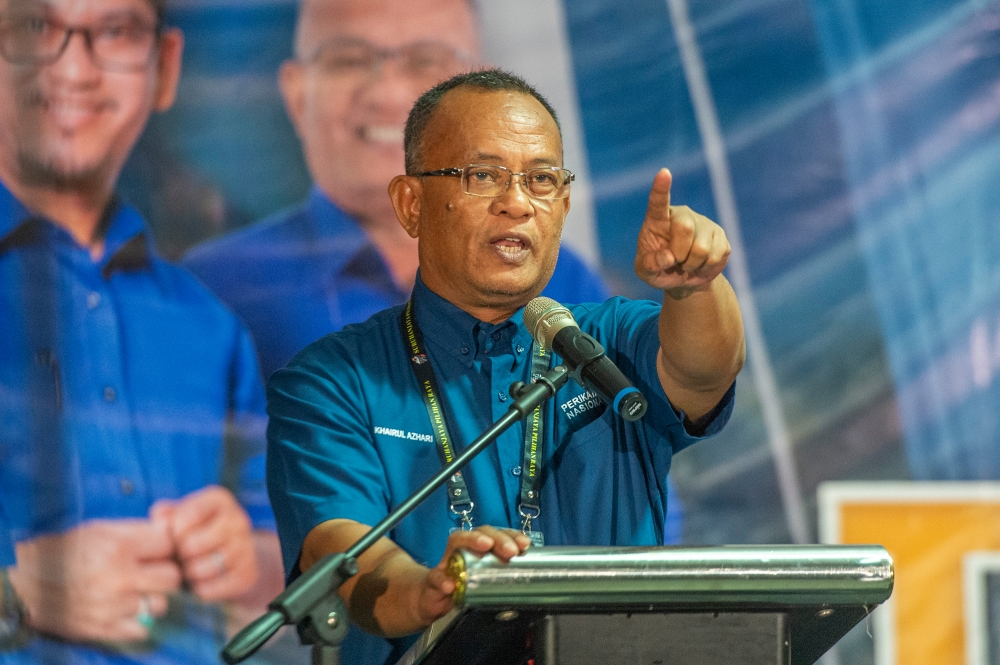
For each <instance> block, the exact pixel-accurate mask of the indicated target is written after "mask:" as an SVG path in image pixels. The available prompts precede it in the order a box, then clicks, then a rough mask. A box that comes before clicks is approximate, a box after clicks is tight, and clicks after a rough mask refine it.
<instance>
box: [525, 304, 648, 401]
mask: <svg viewBox="0 0 1000 665" xmlns="http://www.w3.org/2000/svg"><path fill="white" fill-rule="evenodd" d="M524 325H525V326H526V327H527V328H528V331H529V332H530V333H531V336H532V337H533V338H534V339H535V341H536V342H538V343H539V344H541V345H542V346H544V347H545V348H547V349H551V350H552V351H554V352H556V353H558V354H559V355H560V356H562V359H563V360H564V361H565V363H566V365H567V366H568V367H569V369H570V374H571V376H572V377H573V379H575V380H576V382H577V383H579V384H580V385H581V386H583V387H584V388H586V389H588V390H592V391H594V392H595V393H597V394H598V396H600V398H601V399H602V400H604V401H605V402H606V403H607V404H610V405H611V408H613V409H614V410H615V412H616V413H618V415H620V416H621V417H622V418H624V419H625V420H638V419H639V418H642V416H643V414H644V413H646V406H647V404H646V398H645V397H643V396H642V393H641V392H639V390H638V389H637V388H636V387H635V386H633V385H632V384H631V383H630V382H629V380H628V379H626V378H625V375H624V374H622V373H621V370H619V369H618V368H617V367H615V364H614V363H613V362H611V359H610V358H608V357H607V356H606V355H604V347H603V346H601V345H600V344H599V343H598V342H597V340H596V339H594V338H593V337H591V336H590V335H588V334H587V333H585V332H583V331H582V330H580V326H578V325H577V323H576V320H575V319H574V318H573V315H572V314H571V313H570V311H569V310H568V309H566V308H565V307H563V306H562V305H560V304H559V303H557V302H556V301H555V300H553V299H552V298H535V299H534V300H532V301H531V302H529V303H528V304H527V305H526V306H525V308H524Z"/></svg>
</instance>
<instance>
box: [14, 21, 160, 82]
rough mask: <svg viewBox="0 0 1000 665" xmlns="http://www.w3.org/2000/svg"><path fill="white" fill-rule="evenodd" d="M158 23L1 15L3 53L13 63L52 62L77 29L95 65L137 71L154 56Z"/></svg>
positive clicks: (43, 63)
mask: <svg viewBox="0 0 1000 665" xmlns="http://www.w3.org/2000/svg"><path fill="white" fill-rule="evenodd" d="M160 29H161V28H160V25H159V23H150V22H147V21H145V20H144V19H142V18H140V17H138V16H133V15H124V16H121V17H115V18H112V19H109V20H105V21H103V22H101V23H99V24H98V25H93V26H79V25H67V24H65V23H62V22H61V21H58V20H56V19H54V18H49V17H47V16H45V15H44V14H15V15H11V16H5V17H3V18H0V55H3V57H4V59H5V60H7V62H10V63H11V64H14V65H50V64H52V63H54V62H56V61H57V60H58V59H59V58H60V57H61V56H62V54H63V53H64V52H65V51H66V46H67V45H68V44H69V39H70V37H72V36H73V33H74V32H78V33H80V34H81V35H83V38H84V41H85V42H86V44H87V50H88V51H90V55H91V57H92V58H93V60H94V64H96V65H97V66H98V67H100V68H101V69H104V70H109V71H138V70H141V69H145V68H146V66H148V65H149V63H150V61H151V60H152V59H153V53H154V52H155V50H156V47H157V42H158V39H157V38H158V37H159V34H160Z"/></svg>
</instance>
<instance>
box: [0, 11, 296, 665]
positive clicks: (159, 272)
mask: <svg viewBox="0 0 1000 665" xmlns="http://www.w3.org/2000/svg"><path fill="white" fill-rule="evenodd" d="M163 10H164V0H46V1H44V2H40V1H35V0H0V56H2V57H0V284H2V285H3V286H2V289H0V321H2V325H0V506H2V508H3V512H4V515H5V517H6V522H8V524H5V525H4V526H5V531H7V530H9V535H10V539H11V540H13V541H14V543H15V547H16V550H15V553H16V563H15V562H14V561H12V560H11V558H10V557H9V556H5V557H4V559H3V560H2V561H0V563H2V566H3V568H2V570H0V576H2V583H3V584H2V595H3V598H2V605H0V607H2V613H3V616H0V625H2V627H3V630H2V637H0V663H3V664H4V665H6V664H8V663H56V662H57V663H63V664H72V663H128V662H150V663H154V662H155V663H214V662H217V661H218V655H217V654H218V648H219V640H220V639H221V638H223V637H224V635H223V634H222V633H223V632H224V629H225V618H224V616H223V614H222V611H221V608H220V607H219V606H217V605H215V604H214V603H218V602H222V601H227V602H234V603H238V602H246V603H259V602H260V601H262V600H264V599H266V598H269V597H270V596H271V595H273V594H274V593H275V592H276V591H277V590H280V582H281V578H282V575H281V571H280V563H279V557H280V555H279V551H278V546H277V538H276V535H275V534H274V532H273V516H272V514H271V512H270V508H269V505H268V502H267V497H266V495H265V494H264V490H263V426H264V422H265V417H264V414H263V390H262V387H261V383H260V377H259V372H258V368H257V363H256V359H255V356H254V351H253V347H252V343H251V341H250V337H249V334H248V332H247V331H246V330H245V329H244V328H243V327H242V324H241V323H240V322H239V321H238V320H237V318H236V317H235V316H234V315H233V314H232V313H230V312H229V310H227V309H226V308H225V307H224V306H223V305H222V304H221V303H220V302H218V301H217V300H216V299H215V297H214V296H212V295H211V294H210V293H209V292H208V291H207V290H205V289H204V287H202V286H201V285H200V284H199V283H198V281H197V280H196V279H194V277H192V276H191V275H189V274H188V273H186V272H185V271H183V270H181V269H179V268H176V267H174V266H171V265H169V264H167V263H166V262H164V261H163V260H162V259H161V258H160V257H159V256H157V253H156V250H155V248H154V247H153V244H152V238H151V236H150V234H149V232H148V230H147V228H146V226H145V223H144V222H143V220H142V219H141V218H140V216H139V214H138V213H137V212H136V211H135V210H134V209H133V208H131V207H130V206H128V205H126V204H124V203H123V202H121V201H119V200H118V199H117V197H116V196H115V194H114V187H115V182H116V180H117V178H118V175H119V172H120V170H121V168H122V165H123V164H124V162H125V160H126V157H127V156H128V153H129V152H130V150H131V149H132V146H133V145H134V143H135V142H136V140H137V139H138V137H139V135H140V133H141V132H142V130H143V127H144V126H145V124H146V121H147V119H148V118H149V116H150V114H151V112H153V111H154V110H157V111H159V110H164V109H166V108H168V107H169V106H170V105H171V103H172V102H173V99H174V93H175V89H176V86H177V81H178V77H179V75H180V65H181V51H182V46H183V40H182V37H181V34H180V32H179V31H178V30H176V29H170V28H165V27H163ZM229 441H232V442H233V443H232V445H229ZM233 451H238V452H233ZM223 482H226V484H227V485H228V487H229V488H231V489H225V488H223V486H222V485H223ZM0 535H3V534H0ZM2 545H3V543H2V542H0V546H2ZM8 554H9V553H8Z"/></svg>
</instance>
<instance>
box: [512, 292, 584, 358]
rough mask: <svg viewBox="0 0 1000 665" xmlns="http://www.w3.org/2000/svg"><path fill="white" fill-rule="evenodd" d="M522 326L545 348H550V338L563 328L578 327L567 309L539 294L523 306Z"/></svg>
mask: <svg viewBox="0 0 1000 665" xmlns="http://www.w3.org/2000/svg"><path fill="white" fill-rule="evenodd" d="M524 326H525V327H526V328H527V329H528V332H530V333H531V336H532V337H533V338H534V340H535V341H536V342H538V343H539V344H541V345H542V346H544V347H545V348H547V349H551V348H552V339H553V338H554V337H555V336H556V333H557V332H559V331H560V330H562V329H563V328H568V327H570V326H572V327H574V328H579V326H578V325H577V324H576V319H574V318H573V315H572V314H571V313H570V311H569V310H568V309H566V308H565V307H563V306H562V305H560V304H559V303H557V302H556V301H555V300H553V299H552V298H545V297H541V296H539V297H538V298H534V299H533V300H531V302H529V303H528V304H527V305H525V306H524Z"/></svg>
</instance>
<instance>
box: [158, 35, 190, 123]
mask: <svg viewBox="0 0 1000 665" xmlns="http://www.w3.org/2000/svg"><path fill="white" fill-rule="evenodd" d="M183 54H184V35H183V34H182V33H181V31H180V30H178V29H177V28H168V29H166V30H164V31H163V34H162V35H160V50H159V54H158V56H157V60H156V75H157V76H156V97H155V98H154V99H153V109H154V110H156V111H166V110H167V109H169V108H170V107H171V106H173V104H174V99H175V98H176V97H177V83H178V81H180V78H181V57H182V56H183Z"/></svg>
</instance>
